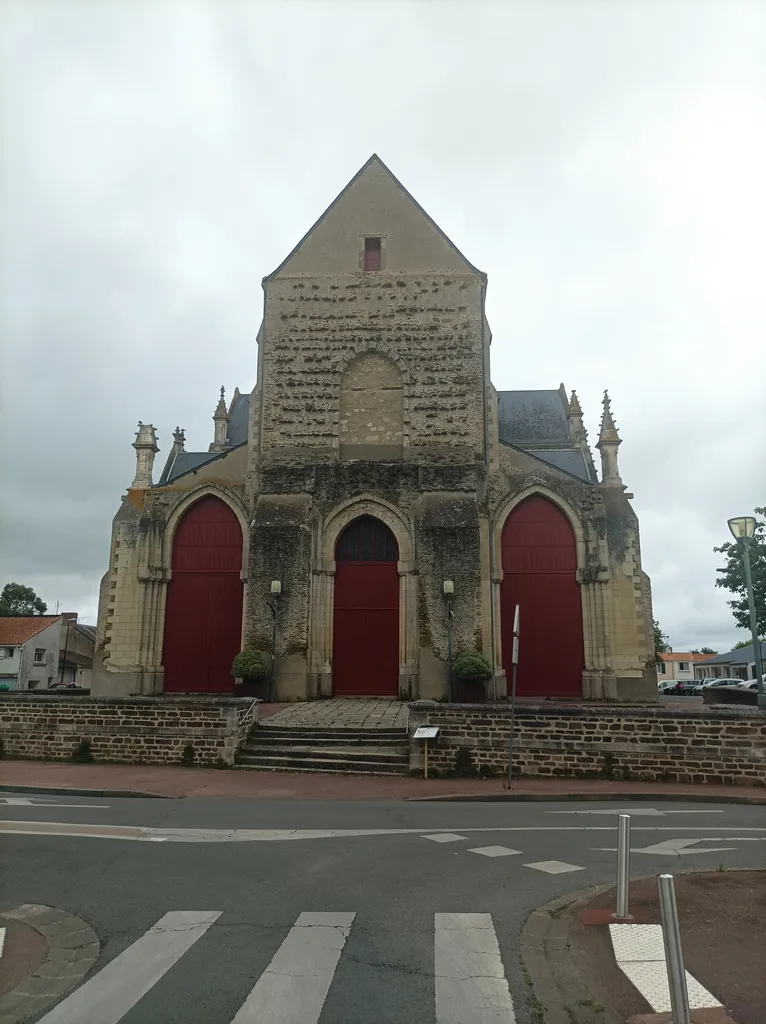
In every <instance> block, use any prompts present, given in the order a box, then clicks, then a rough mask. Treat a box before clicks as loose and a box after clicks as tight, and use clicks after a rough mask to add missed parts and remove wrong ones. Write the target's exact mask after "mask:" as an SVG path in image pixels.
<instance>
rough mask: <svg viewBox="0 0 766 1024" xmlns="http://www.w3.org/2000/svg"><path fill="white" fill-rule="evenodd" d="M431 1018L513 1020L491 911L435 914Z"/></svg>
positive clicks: (500, 1023) (465, 1023) (489, 1023)
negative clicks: (433, 990)
mask: <svg viewBox="0 0 766 1024" xmlns="http://www.w3.org/2000/svg"><path fill="white" fill-rule="evenodd" d="M434 924H435V936H434V975H435V981H436V1020H437V1024H514V1021H515V1020H516V1016H515V1014H514V1012H513V1001H512V1000H511V993H510V990H509V988H508V982H507V981H506V978H505V972H504V970H503V961H502V959H501V958H500V947H499V946H498V944H497V936H496V935H495V929H494V926H493V924H492V915H491V914H436V915H435V922H434Z"/></svg>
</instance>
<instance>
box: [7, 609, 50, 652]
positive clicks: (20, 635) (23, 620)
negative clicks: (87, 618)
mask: <svg viewBox="0 0 766 1024" xmlns="http://www.w3.org/2000/svg"><path fill="white" fill-rule="evenodd" d="M60 618H61V616H60V615H3V616H1V617H0V647H18V646H19V645H20V644H23V643H24V642H25V641H26V640H29V639H30V637H33V636H35V635H36V634H37V633H41V632H42V631H43V630H44V629H45V627H46V626H50V625H51V623H53V622H55V621H56V620H57V619H60Z"/></svg>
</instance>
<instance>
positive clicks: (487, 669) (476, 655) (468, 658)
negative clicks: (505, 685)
mask: <svg viewBox="0 0 766 1024" xmlns="http://www.w3.org/2000/svg"><path fill="white" fill-rule="evenodd" d="M452 674H453V676H454V677H455V679H457V680H458V682H461V683H486V682H487V680H489V679H491V678H492V666H491V665H490V663H489V662H488V661H487V659H486V658H485V657H484V655H483V654H482V653H481V652H480V651H465V652H464V653H463V654H459V655H458V656H457V658H455V663H454V665H453V666H452Z"/></svg>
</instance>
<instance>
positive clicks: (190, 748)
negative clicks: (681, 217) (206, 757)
mask: <svg viewBox="0 0 766 1024" xmlns="http://www.w3.org/2000/svg"><path fill="white" fill-rule="evenodd" d="M196 753H197V752H196V751H195V749H194V744H193V743H187V744H186V746H185V747H184V749H183V753H182V754H181V764H182V765H183V766H184V768H191V767H192V766H193V764H194V758H195V757H196Z"/></svg>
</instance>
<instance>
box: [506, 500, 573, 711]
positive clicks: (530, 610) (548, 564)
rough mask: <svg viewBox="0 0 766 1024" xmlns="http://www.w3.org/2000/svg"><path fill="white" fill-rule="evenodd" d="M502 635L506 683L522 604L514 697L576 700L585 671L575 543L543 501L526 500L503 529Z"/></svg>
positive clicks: (565, 523)
mask: <svg viewBox="0 0 766 1024" xmlns="http://www.w3.org/2000/svg"><path fill="white" fill-rule="evenodd" d="M502 553H503V585H502V592H501V599H500V600H501V630H502V643H503V667H504V668H505V673H506V676H507V678H508V686H509V688H510V683H511V651H512V650H513V613H514V608H515V606H516V605H517V604H518V606H519V625H520V630H519V632H520V634H521V635H520V639H519V664H518V669H517V677H516V692H517V694H519V695H520V696H527V697H579V696H581V695H582V670H583V668H584V665H585V658H584V653H583V635H582V604H581V597H580V584H579V583H578V582H577V576H576V572H577V545H576V542H575V535H574V531H573V530H572V526H571V524H570V522H569V520H568V519H567V517H566V516H565V515H564V513H563V512H562V511H561V509H559V508H558V507H557V506H556V505H554V504H553V502H552V501H548V499H547V498H542V497H537V496H535V497H532V498H527V499H526V501H523V502H522V503H521V504H520V505H518V506H517V507H516V508H515V509H514V510H513V512H512V513H511V514H510V515H509V516H508V519H507V520H506V522H505V526H504V527H503V536H502Z"/></svg>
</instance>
